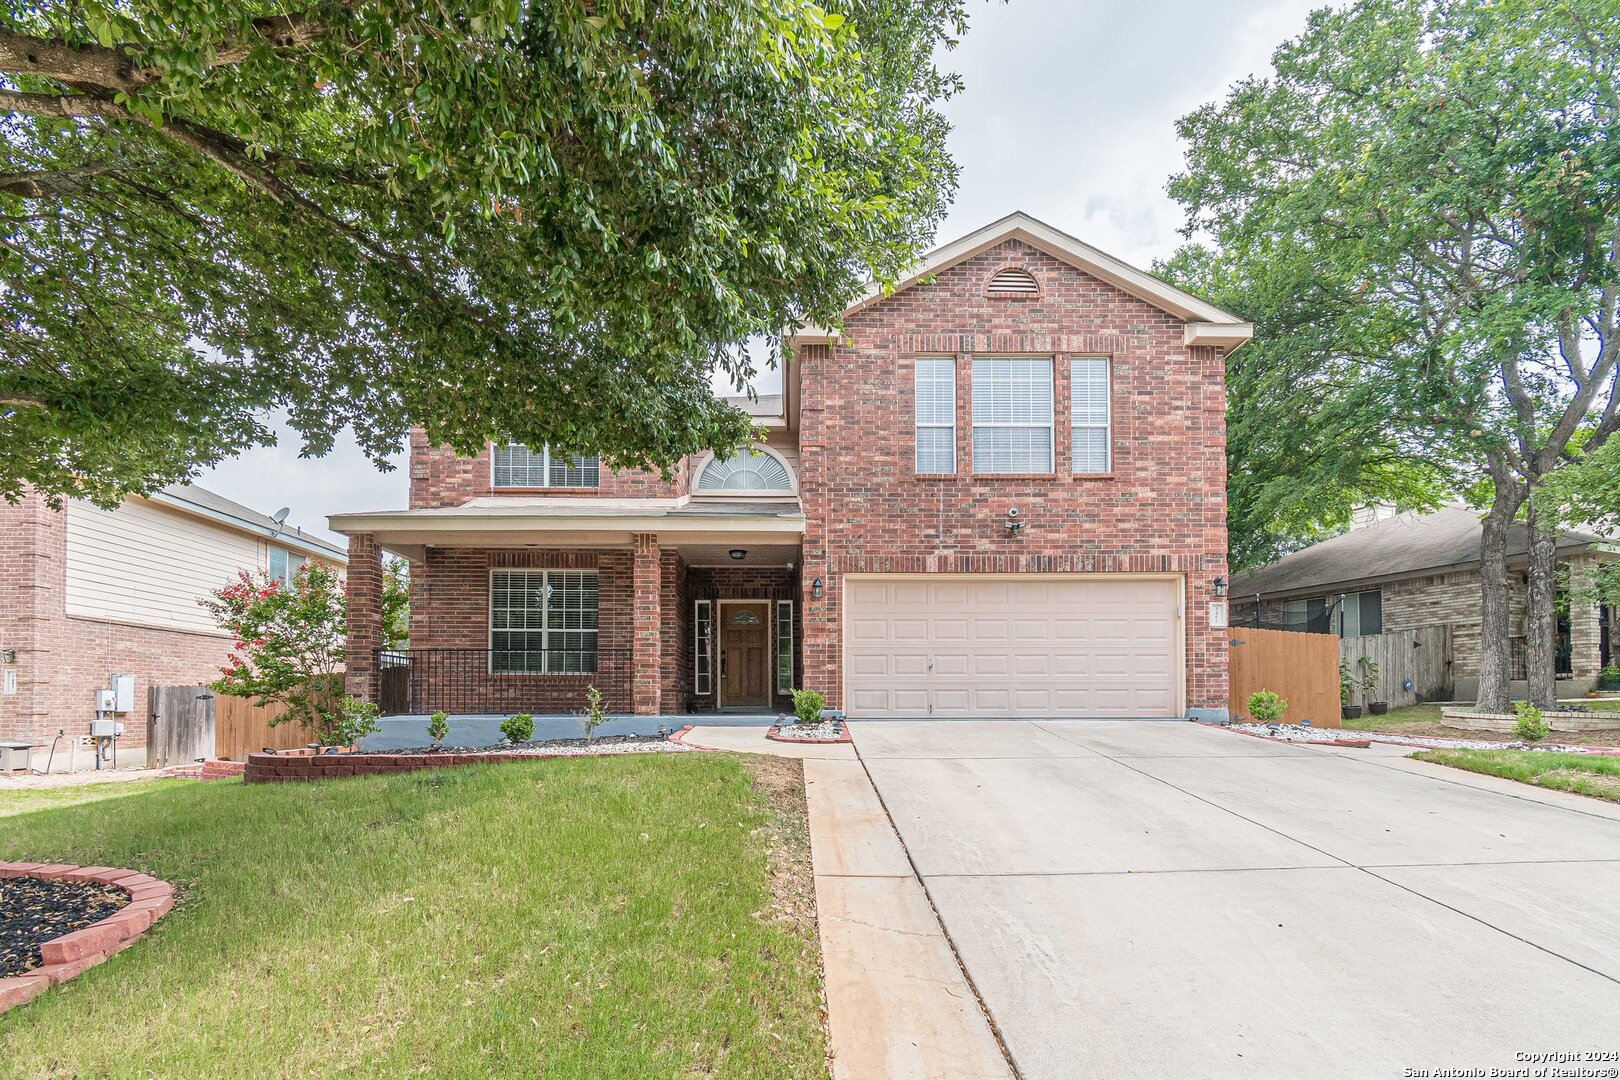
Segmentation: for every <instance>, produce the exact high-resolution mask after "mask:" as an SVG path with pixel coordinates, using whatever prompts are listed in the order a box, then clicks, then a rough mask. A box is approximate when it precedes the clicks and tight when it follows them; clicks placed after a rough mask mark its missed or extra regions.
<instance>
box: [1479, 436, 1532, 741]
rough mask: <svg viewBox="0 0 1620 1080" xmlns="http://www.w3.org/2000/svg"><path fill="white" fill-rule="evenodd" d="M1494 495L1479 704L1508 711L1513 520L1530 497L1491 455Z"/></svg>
mask: <svg viewBox="0 0 1620 1080" xmlns="http://www.w3.org/2000/svg"><path fill="white" fill-rule="evenodd" d="M1491 481H1492V486H1493V488H1494V496H1493V498H1492V500H1491V512H1490V513H1488V514H1486V515H1485V522H1484V532H1483V535H1482V536H1481V538H1480V550H1479V584H1480V598H1479V599H1480V603H1479V702H1478V704H1479V709H1480V711H1481V712H1507V711H1508V680H1509V678H1510V675H1511V671H1510V666H1511V661H1512V651H1511V645H1510V643H1509V641H1508V587H1507V540H1508V526H1510V525H1512V524H1513V516H1514V515H1515V514H1516V513H1518V511H1519V504H1520V503H1522V502H1523V501H1524V489H1523V488H1521V487H1520V486H1519V485H1518V484H1516V483H1514V482H1513V476H1512V474H1511V473H1510V472H1509V471H1508V468H1507V464H1506V462H1504V461H1501V460H1500V459H1499V458H1498V457H1497V456H1496V455H1494V454H1493V455H1491Z"/></svg>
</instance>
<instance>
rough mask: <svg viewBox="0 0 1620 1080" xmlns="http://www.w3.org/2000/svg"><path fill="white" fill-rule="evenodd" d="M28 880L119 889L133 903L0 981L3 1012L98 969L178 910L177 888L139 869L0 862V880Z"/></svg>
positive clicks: (60, 940)
mask: <svg viewBox="0 0 1620 1080" xmlns="http://www.w3.org/2000/svg"><path fill="white" fill-rule="evenodd" d="M25 877H26V878H42V879H44V880H46V881H82V882H89V883H91V884H96V885H116V886H118V887H119V888H120V889H123V890H124V891H125V892H126V893H128V894H129V903H128V904H126V905H124V906H123V907H121V908H119V909H118V911H117V913H116V914H113V915H109V916H107V917H106V918H105V919H102V920H101V921H100V922H97V923H91V924H90V925H89V926H86V927H83V928H82V929H79V930H74V931H72V932H71V933H67V934H63V935H61V936H60V937H56V938H52V939H51V940H50V941H47V942H45V943H44V944H42V945H41V946H40V947H39V953H40V959H41V960H42V961H43V963H41V964H40V966H39V967H36V968H30V969H29V970H28V971H27V972H25V973H23V974H21V975H13V976H11V977H9V978H4V979H0V1013H3V1012H5V1011H6V1010H7V1009H10V1008H13V1007H15V1006H18V1005H23V1004H25V1003H27V1002H29V1001H32V1000H33V999H34V998H36V997H38V996H39V995H40V994H43V993H44V992H45V991H46V990H48V989H50V988H51V987H53V986H56V985H57V984H59V983H63V982H66V981H67V980H68V979H71V978H73V977H74V976H75V975H77V974H79V973H80V972H82V971H86V970H88V969H89V968H92V967H95V966H96V965H97V964H99V963H101V962H102V961H103V960H105V959H107V958H108V957H109V956H111V955H112V954H113V953H116V952H121V951H123V950H124V949H127V948H129V947H130V946H131V945H133V944H135V940H136V939H137V938H139V937H140V936H141V935H142V934H144V933H146V931H147V930H149V929H151V927H152V924H153V923H155V922H157V921H158V920H159V919H161V918H162V917H163V916H165V915H167V914H168V913H169V912H170V911H171V910H173V908H174V886H172V885H170V884H169V883H168V882H167V881H159V880H158V879H157V878H155V877H152V876H150V875H149V874H142V873H139V872H137V871H135V870H120V869H118V868H116V867H111V866H67V865H62V864H48V863H11V862H0V878H25Z"/></svg>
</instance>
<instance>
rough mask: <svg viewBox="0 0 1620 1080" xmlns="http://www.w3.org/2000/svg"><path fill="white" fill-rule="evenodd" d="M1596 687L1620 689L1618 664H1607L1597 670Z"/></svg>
mask: <svg viewBox="0 0 1620 1080" xmlns="http://www.w3.org/2000/svg"><path fill="white" fill-rule="evenodd" d="M1598 687H1599V688H1600V689H1603V690H1620V664H1609V665H1608V666H1606V667H1605V668H1604V669H1603V670H1602V671H1600V672H1598Z"/></svg>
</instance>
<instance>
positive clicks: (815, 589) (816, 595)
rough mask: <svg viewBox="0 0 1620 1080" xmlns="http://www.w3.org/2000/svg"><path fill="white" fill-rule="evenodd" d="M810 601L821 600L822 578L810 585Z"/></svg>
mask: <svg viewBox="0 0 1620 1080" xmlns="http://www.w3.org/2000/svg"><path fill="white" fill-rule="evenodd" d="M810 599H812V600H820V599H821V579H820V578H816V580H814V581H812V582H811V583H810Z"/></svg>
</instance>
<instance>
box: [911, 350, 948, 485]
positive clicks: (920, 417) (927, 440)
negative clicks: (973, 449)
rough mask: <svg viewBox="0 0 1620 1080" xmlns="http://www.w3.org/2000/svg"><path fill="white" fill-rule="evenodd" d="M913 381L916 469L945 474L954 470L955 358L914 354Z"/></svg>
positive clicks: (927, 473) (937, 474)
mask: <svg viewBox="0 0 1620 1080" xmlns="http://www.w3.org/2000/svg"><path fill="white" fill-rule="evenodd" d="M914 382H915V389H916V395H915V396H916V405H915V412H914V419H915V421H916V429H917V472H918V473H919V474H923V475H930V476H948V475H950V474H952V473H954V472H956V361H955V360H954V359H953V358H951V357H949V356H923V357H918V358H917V364H916V371H915V374H914Z"/></svg>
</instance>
